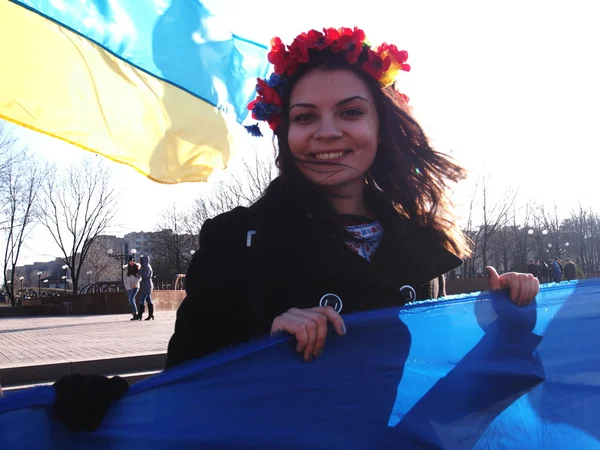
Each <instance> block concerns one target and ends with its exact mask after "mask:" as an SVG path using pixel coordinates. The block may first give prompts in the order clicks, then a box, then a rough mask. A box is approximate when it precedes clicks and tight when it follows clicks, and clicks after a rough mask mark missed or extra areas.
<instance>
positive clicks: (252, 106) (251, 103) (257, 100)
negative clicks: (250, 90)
mask: <svg viewBox="0 0 600 450" xmlns="http://www.w3.org/2000/svg"><path fill="white" fill-rule="evenodd" d="M257 103H260V99H259V98H255V99H254V100H252V101H251V102H250V103H248V110H250V111H252V110H253V109H254V106H255V105H256V104H257Z"/></svg>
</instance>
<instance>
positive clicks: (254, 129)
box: [244, 123, 263, 137]
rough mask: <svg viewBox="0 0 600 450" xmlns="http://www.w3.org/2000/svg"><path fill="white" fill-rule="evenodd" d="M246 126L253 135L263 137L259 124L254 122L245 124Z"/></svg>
mask: <svg viewBox="0 0 600 450" xmlns="http://www.w3.org/2000/svg"><path fill="white" fill-rule="evenodd" d="M244 128H245V129H246V131H247V132H248V133H250V134H251V135H252V136H254V137H262V135H263V134H262V133H261V132H260V128H259V127H258V124H256V123H255V124H254V125H244Z"/></svg>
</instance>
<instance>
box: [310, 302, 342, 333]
mask: <svg viewBox="0 0 600 450" xmlns="http://www.w3.org/2000/svg"><path fill="white" fill-rule="evenodd" d="M310 311H315V312H318V313H320V314H323V315H324V316H325V317H327V321H328V322H329V323H331V324H332V325H333V327H334V328H335V331H336V332H337V334H339V335H340V336H344V335H345V334H346V324H345V323H344V319H342V316H340V315H339V314H338V313H337V312H335V310H334V309H333V308H332V307H331V306H317V307H316V308H311V309H310Z"/></svg>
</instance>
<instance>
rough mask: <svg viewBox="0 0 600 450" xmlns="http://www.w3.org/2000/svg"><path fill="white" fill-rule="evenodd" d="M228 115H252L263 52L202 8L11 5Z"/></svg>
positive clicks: (111, 3)
mask: <svg viewBox="0 0 600 450" xmlns="http://www.w3.org/2000/svg"><path fill="white" fill-rule="evenodd" d="M11 1H13V3H16V4H19V5H21V6H24V7H27V8H29V9H31V10H32V11H34V12H37V13H39V14H41V15H43V16H45V17H47V18H49V19H51V20H53V21H55V22H57V23H58V24H60V25H62V26H65V27H67V28H70V29H72V30H73V31H75V32H77V33H79V34H81V35H82V36H84V37H86V38H87V39H89V40H91V41H93V42H95V43H96V44H98V45H100V46H101V47H103V48H105V49H106V50H108V51H110V52H111V53H113V54H114V55H116V56H118V57H119V58H121V59H123V60H125V61H127V62H128V63H130V64H132V65H134V66H136V67H138V68H140V69H142V70H144V71H146V72H148V73H150V74H152V75H154V76H155V77H157V78H160V79H162V80H165V81H168V82H170V83H171V84H174V85H176V86H178V87H180V88H182V89H184V90H186V91H188V92H190V93H191V94H193V95H195V96H197V97H199V98H201V99H203V100H205V101H207V102H209V103H210V104H212V105H214V106H216V107H218V108H219V109H222V110H224V111H227V112H230V113H233V114H235V116H236V118H237V121H238V122H239V123H241V122H243V120H244V119H245V118H246V116H247V114H248V110H247V108H246V105H247V104H248V102H249V101H250V100H251V99H252V98H253V97H254V93H255V85H256V78H257V77H261V78H264V77H265V76H266V74H267V71H268V69H269V63H268V61H267V49H266V47H265V46H263V45H261V44H258V43H255V42H251V41H249V40H246V39H243V38H241V37H239V36H236V35H233V34H231V33H229V32H228V31H227V29H226V28H225V27H224V25H223V24H221V23H219V22H217V21H216V19H215V18H214V17H213V16H212V15H211V13H210V11H209V9H208V7H209V6H210V2H211V1H215V0H208V1H204V2H199V1H197V0H160V1H150V0H147V1H146V0H143V1H140V0H69V1H56V0H11Z"/></svg>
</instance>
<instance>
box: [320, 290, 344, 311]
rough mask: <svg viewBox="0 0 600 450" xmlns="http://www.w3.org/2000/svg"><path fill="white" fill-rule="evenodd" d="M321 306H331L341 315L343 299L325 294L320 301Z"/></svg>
mask: <svg viewBox="0 0 600 450" xmlns="http://www.w3.org/2000/svg"><path fill="white" fill-rule="evenodd" d="M319 306H331V307H332V308H333V310H334V311H335V312H336V313H338V314H339V313H341V312H342V308H343V307H344V304H343V303H342V299H341V298H340V297H339V296H338V295H335V294H331V293H330V294H325V295H324V296H323V297H321V300H319Z"/></svg>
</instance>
